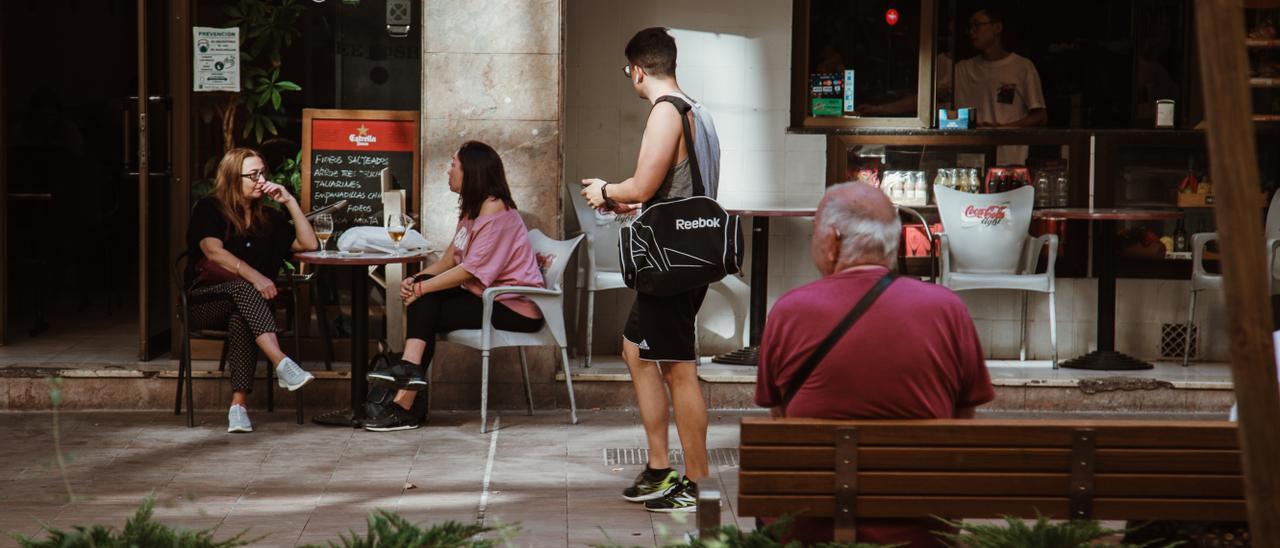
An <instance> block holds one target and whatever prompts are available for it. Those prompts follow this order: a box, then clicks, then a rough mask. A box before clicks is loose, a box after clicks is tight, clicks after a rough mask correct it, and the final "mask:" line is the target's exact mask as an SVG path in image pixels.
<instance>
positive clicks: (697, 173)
mask: <svg viewBox="0 0 1280 548" xmlns="http://www.w3.org/2000/svg"><path fill="white" fill-rule="evenodd" d="M658 103H671V104H672V105H674V106H675V107H676V110H677V111H679V112H680V125H681V126H682V127H683V130H684V148H685V149H686V150H687V151H688V153H689V166H690V168H691V169H690V171H691V172H692V173H693V195H694V196H706V195H707V188H706V186H704V185H703V184H702V170H701V169H700V168H699V167H698V152H697V151H696V150H694V149H693V128H690V127H689V111H691V110H693V105H690V104H689V103H688V102H687V101H685V100H684V99H681V98H679V97H676V96H675V95H663V96H662V97H659V98H658V100H657V101H655V102H654V106H657V104H658Z"/></svg>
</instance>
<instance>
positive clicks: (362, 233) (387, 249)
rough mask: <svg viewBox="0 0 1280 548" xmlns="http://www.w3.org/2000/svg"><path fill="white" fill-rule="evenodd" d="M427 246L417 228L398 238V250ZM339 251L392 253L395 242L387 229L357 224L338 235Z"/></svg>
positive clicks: (405, 250)
mask: <svg viewBox="0 0 1280 548" xmlns="http://www.w3.org/2000/svg"><path fill="white" fill-rule="evenodd" d="M428 247H429V245H428V244H427V239H426V238H424V237H422V234H421V233H419V232H418V231H417V230H414V229H412V228H411V229H409V230H407V231H405V233H404V239H402V240H400V251H401V252H404V253H417V252H419V251H422V250H425V249H427V248H428ZM338 249H339V250H340V251H361V252H373V253H394V252H395V250H396V243H395V242H394V241H392V240H391V236H390V235H388V234H387V229H386V228H383V227H378V226H357V227H352V228H348V229H347V230H345V231H343V232H342V235H341V236H339V237H338Z"/></svg>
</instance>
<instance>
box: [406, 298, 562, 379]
mask: <svg viewBox="0 0 1280 548" xmlns="http://www.w3.org/2000/svg"><path fill="white" fill-rule="evenodd" d="M427 278H430V276H420V277H419V278H418V280H425V279H427ZM483 315H484V301H483V300H481V299H480V297H477V296H475V295H474V294H473V293H471V292H470V291H467V290H465V289H462V288H461V287H455V288H453V289H446V290H444V291H434V292H431V293H427V294H426V295H423V296H421V297H418V300H416V301H413V304H411V305H409V328H408V338H410V339H419V340H421V341H424V342H426V343H427V348H426V350H424V351H423V352H422V363H421V364H419V365H423V366H426V365H430V364H431V357H432V356H434V355H435V353H436V335H438V334H440V333H448V332H450V331H456V330H458V329H480V317H481V316H483ZM542 324H543V319H542V318H537V319H534V318H526V317H524V316H521V315H520V314H517V313H516V312H515V311H513V310H511V309H510V308H507V306H506V305H504V304H502V303H501V302H497V303H494V307H493V326H494V327H496V328H498V329H501V330H503V331H519V332H521V333H533V332H534V331H537V330H539V329H542Z"/></svg>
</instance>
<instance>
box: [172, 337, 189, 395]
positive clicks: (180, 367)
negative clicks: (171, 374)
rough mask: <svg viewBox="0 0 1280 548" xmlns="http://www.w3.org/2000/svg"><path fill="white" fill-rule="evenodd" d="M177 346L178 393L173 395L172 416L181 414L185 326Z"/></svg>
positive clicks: (184, 364) (185, 342)
mask: <svg viewBox="0 0 1280 548" xmlns="http://www.w3.org/2000/svg"><path fill="white" fill-rule="evenodd" d="M178 344H179V345H180V346H179V347H178V392H177V393H176V394H174V395H173V414H174V415H181V414H182V383H183V380H184V379H183V378H182V371H183V369H185V368H186V355H187V350H186V345H187V330H186V328H185V326H184V327H183V329H182V339H181V340H180V341H179V342H178Z"/></svg>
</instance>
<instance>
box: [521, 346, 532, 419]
mask: <svg viewBox="0 0 1280 548" xmlns="http://www.w3.org/2000/svg"><path fill="white" fill-rule="evenodd" d="M518 350H519V352H520V373H521V374H522V375H523V376H524V398H525V401H526V402H528V404H529V416H530V417H532V416H533V386H532V385H530V384H529V360H528V359H526V358H525V355H524V347H523V346H521V347H518Z"/></svg>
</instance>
